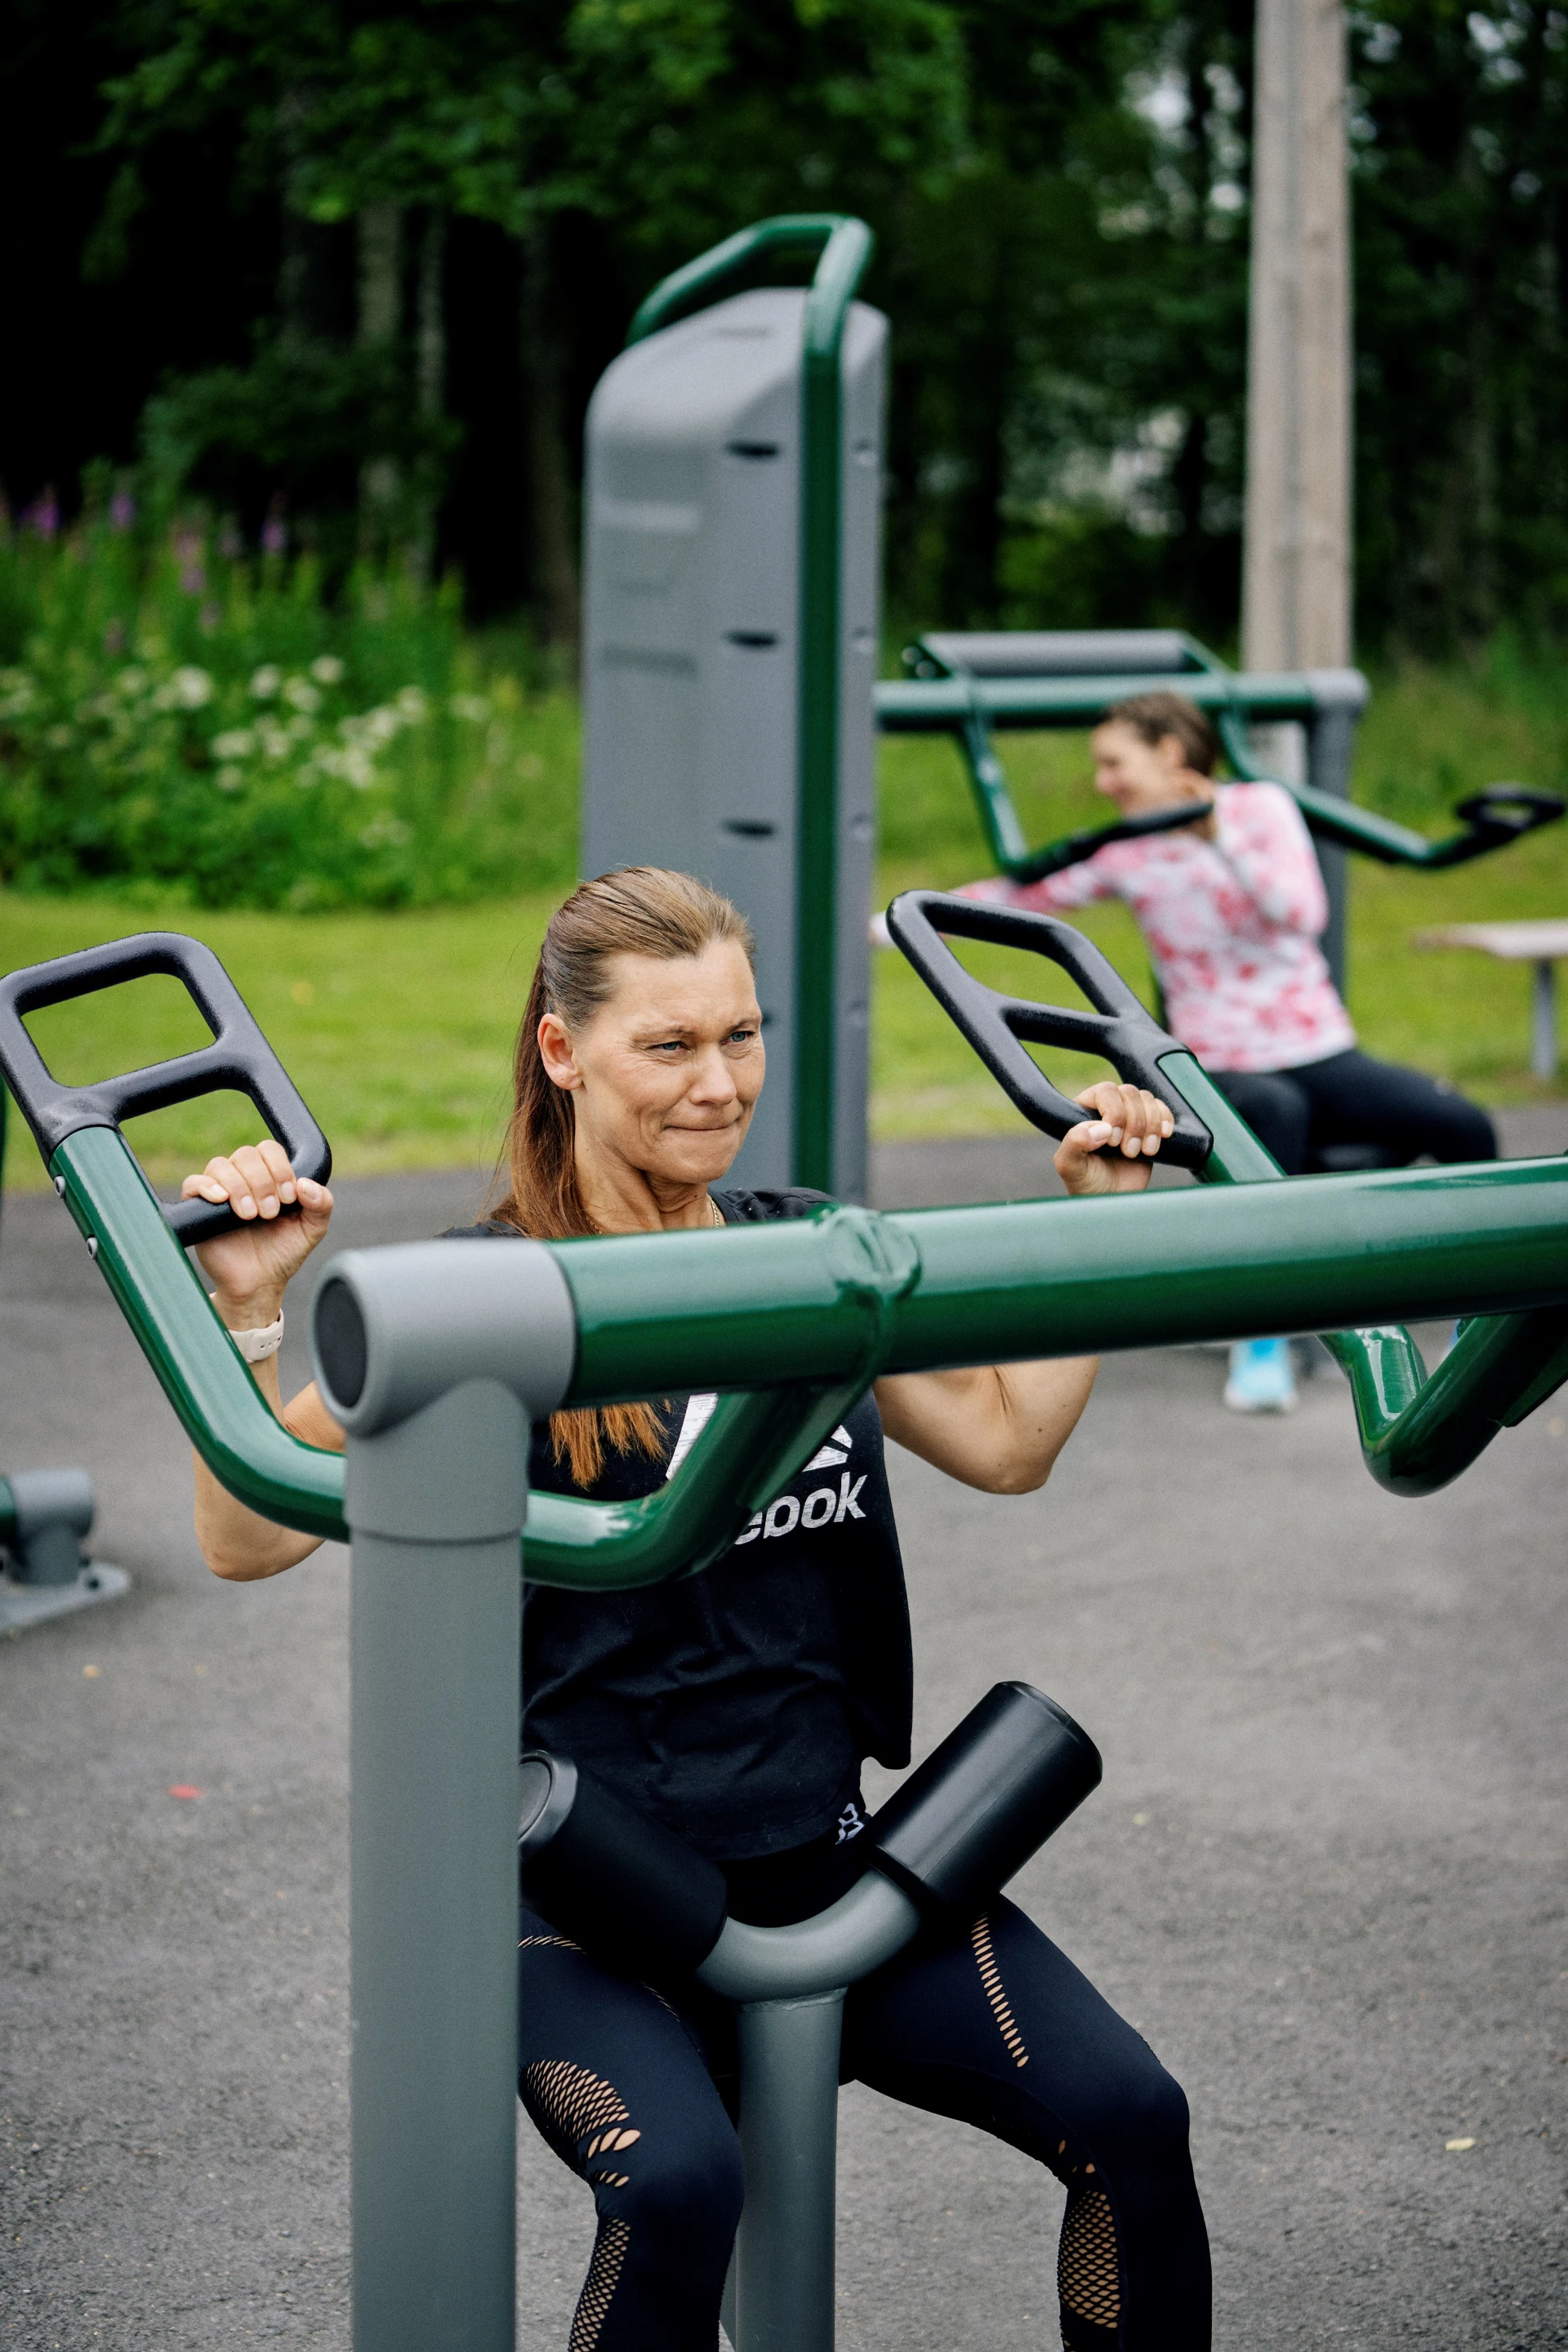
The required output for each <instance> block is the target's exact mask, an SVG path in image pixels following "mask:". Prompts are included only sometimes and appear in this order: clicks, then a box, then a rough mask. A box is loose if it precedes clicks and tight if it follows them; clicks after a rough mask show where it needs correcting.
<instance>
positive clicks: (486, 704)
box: [447, 694, 490, 727]
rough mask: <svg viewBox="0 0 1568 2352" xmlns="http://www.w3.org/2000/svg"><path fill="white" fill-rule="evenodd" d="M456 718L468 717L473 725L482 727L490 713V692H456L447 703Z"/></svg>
mask: <svg viewBox="0 0 1568 2352" xmlns="http://www.w3.org/2000/svg"><path fill="white" fill-rule="evenodd" d="M447 709H448V710H449V711H450V712H451V714H452V716H453V718H454V719H468V721H469V722H470V724H471V725H473V726H475V727H482V726H483V724H484V722H485V720H486V719H488V718H489V715H490V698H489V695H488V694H454V695H453V697H452V698H451V700H450V701H449V702H448V703H447Z"/></svg>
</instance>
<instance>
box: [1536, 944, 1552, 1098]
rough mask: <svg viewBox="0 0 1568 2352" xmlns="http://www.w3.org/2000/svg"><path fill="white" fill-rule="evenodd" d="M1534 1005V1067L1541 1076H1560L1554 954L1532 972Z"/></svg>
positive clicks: (1543, 957) (1542, 960) (1545, 957)
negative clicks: (1558, 1074) (1558, 1071)
mask: <svg viewBox="0 0 1568 2352" xmlns="http://www.w3.org/2000/svg"><path fill="white" fill-rule="evenodd" d="M1532 982H1533V985H1532V987H1531V1007H1530V1015H1531V1017H1530V1066H1531V1069H1532V1070H1533V1072H1534V1073H1535V1076H1537V1077H1538V1078H1554V1077H1555V1076H1557V975H1556V970H1555V967H1554V966H1553V964H1552V958H1551V957H1550V956H1542V957H1541V958H1540V960H1539V961H1538V962H1537V964H1536V966H1535V971H1534V973H1533V974H1532Z"/></svg>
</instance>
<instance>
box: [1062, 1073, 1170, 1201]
mask: <svg viewBox="0 0 1568 2352" xmlns="http://www.w3.org/2000/svg"><path fill="white" fill-rule="evenodd" d="M1074 1099H1075V1100H1076V1101H1077V1102H1079V1103H1080V1104H1081V1105H1082V1106H1083V1108H1085V1109H1086V1110H1089V1111H1092V1112H1093V1113H1094V1114H1095V1115H1094V1117H1093V1118H1086V1119H1081V1120H1080V1121H1079V1124H1078V1126H1077V1127H1073V1128H1069V1129H1068V1132H1067V1133H1066V1135H1064V1136H1063V1138H1062V1139H1061V1142H1060V1143H1059V1144H1058V1147H1057V1154H1056V1159H1055V1162H1054V1165H1055V1168H1056V1171H1057V1174H1058V1176H1059V1177H1060V1178H1061V1180H1062V1181H1063V1183H1064V1184H1065V1185H1066V1186H1067V1188H1068V1192H1076V1193H1080V1194H1082V1193H1095V1192H1142V1190H1143V1188H1144V1186H1145V1185H1146V1184H1147V1183H1148V1181H1149V1177H1150V1173H1151V1165H1152V1160H1153V1159H1154V1156H1155V1154H1156V1153H1157V1152H1158V1150H1159V1149H1160V1146H1161V1144H1162V1143H1163V1142H1165V1141H1166V1140H1167V1139H1168V1138H1169V1137H1170V1136H1171V1135H1172V1134H1173V1131H1174V1129H1175V1120H1174V1118H1173V1117H1172V1115H1171V1112H1170V1110H1169V1108H1167V1106H1166V1105H1165V1104H1164V1103H1163V1102H1162V1101H1161V1100H1160V1097H1159V1096H1158V1095H1152V1094H1150V1092H1149V1091H1148V1089H1147V1088H1146V1087H1130V1086H1123V1085H1121V1083H1120V1082H1118V1081H1117V1080H1114V1079H1108V1080H1105V1081H1102V1082H1101V1084H1100V1085H1099V1086H1093V1087H1085V1088H1084V1090H1083V1092H1082V1094H1080V1095H1078V1096H1076V1097H1074Z"/></svg>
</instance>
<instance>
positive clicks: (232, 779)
mask: <svg viewBox="0 0 1568 2352" xmlns="http://www.w3.org/2000/svg"><path fill="white" fill-rule="evenodd" d="M213 782H214V783H216V786H217V788H218V790H219V792H220V793H237V792H238V790H239V788H240V786H241V785H242V784H243V783H244V782H245V770H244V769H243V768H220V769H219V770H218V772H217V774H216V776H215V777H214V778H213Z"/></svg>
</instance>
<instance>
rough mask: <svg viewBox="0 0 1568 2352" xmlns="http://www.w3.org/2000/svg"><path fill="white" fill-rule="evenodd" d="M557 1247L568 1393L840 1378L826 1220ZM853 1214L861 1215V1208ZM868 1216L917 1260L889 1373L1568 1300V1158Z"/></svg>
mask: <svg viewBox="0 0 1568 2352" xmlns="http://www.w3.org/2000/svg"><path fill="white" fill-rule="evenodd" d="M847 1214H848V1212H845V1211H831V1210H830V1211H824V1212H822V1213H819V1214H818V1215H817V1216H816V1217H813V1218H807V1219H803V1220H800V1221H791V1222H790V1223H778V1224H774V1225H769V1226H762V1227H749V1228H746V1229H744V1230H742V1231H740V1232H736V1233H730V1234H659V1235H648V1236H646V1237H645V1236H642V1235H627V1236H625V1237H622V1238H619V1239H617V1240H616V1241H615V1242H613V1243H609V1242H606V1243H594V1242H588V1243H584V1242H563V1243H560V1244H556V1248H555V1254H556V1256H557V1258H558V1260H559V1262H560V1265H561V1267H562V1270H563V1273H564V1274H565V1276H566V1278H567V1282H568V1284H569V1286H570V1287H571V1290H572V1293H573V1297H574V1302H575V1305H576V1308H577V1318H578V1332H579V1344H578V1358H577V1370H576V1374H575V1378H574V1386H573V1390H572V1394H571V1398H570V1400H569V1402H572V1403H574V1404H592V1403H602V1402H610V1401H611V1400H613V1399H616V1398H624V1397H629V1396H658V1395H663V1394H666V1393H668V1392H670V1391H675V1390H682V1389H689V1388H719V1389H731V1388H733V1389H740V1388H753V1387H757V1386H759V1385H762V1384H763V1383H767V1382H784V1381H826V1380H831V1379H834V1378H841V1377H844V1376H846V1374H847V1371H848V1370H849V1369H850V1367H851V1364H852V1362H853V1360H854V1359H855V1356H856V1351H857V1349H858V1347H859V1346H860V1345H861V1344H862V1339H861V1327H860V1325H859V1323H858V1318H857V1317H856V1315H855V1313H854V1312H853V1311H852V1309H851V1307H850V1306H849V1304H848V1303H847V1300H846V1299H845V1297H843V1296H842V1295H841V1294H840V1288H839V1285H838V1284H837V1282H836V1279H835V1271H834V1259H835V1255H836V1248H837V1239H836V1234H835V1226H836V1222H837V1219H839V1218H841V1217H843V1216H845V1215H847ZM856 1214H858V1215H860V1216H864V1215H865V1213H864V1212H858V1213H856ZM868 1222H870V1223H874V1224H875V1225H877V1226H878V1227H879V1228H883V1229H886V1231H887V1232H888V1234H889V1236H891V1235H893V1234H897V1235H898V1236H900V1238H901V1241H902V1244H903V1245H904V1246H905V1247H912V1249H913V1251H914V1252H915V1253H917V1254H918V1257H919V1263H920V1274H919V1278H918V1282H917V1283H916V1284H915V1286H913V1287H912V1288H911V1289H910V1291H909V1292H908V1293H907V1295H905V1296H904V1297H900V1299H898V1300H897V1301H896V1303H895V1304H894V1305H893V1306H892V1307H891V1308H890V1310H889V1335H888V1339H887V1341H886V1346H885V1352H884V1353H883V1355H882V1357H881V1368H882V1369H883V1370H886V1371H918V1370H923V1369H926V1368H928V1367H935V1366H940V1365H949V1364H974V1363H987V1362H1004V1363H1005V1362H1007V1361H1009V1360H1019V1359H1022V1358H1028V1357H1036V1356H1042V1357H1043V1356H1077V1355H1094V1354H1099V1353H1103V1352H1105V1351H1107V1350H1112V1349H1126V1348H1151V1347H1156V1348H1157V1347H1169V1346H1174V1345H1178V1344H1181V1343H1183V1342H1186V1341H1192V1340H1203V1339H1240V1338H1247V1337H1249V1336H1267V1335H1269V1334H1272V1333H1275V1332H1279V1331H1319V1330H1323V1329H1325V1328H1326V1329H1334V1328H1339V1327H1340V1326H1342V1325H1353V1324H1360V1323H1374V1322H1382V1321H1384V1319H1385V1318H1386V1319H1391V1320H1392V1319H1394V1318H1397V1319H1399V1320H1401V1321H1403V1320H1407V1319H1425V1318H1433V1317H1441V1316H1452V1315H1477V1314H1489V1313H1506V1312H1510V1311H1517V1310H1520V1309H1526V1308H1533V1307H1542V1306H1556V1305H1560V1304H1562V1303H1563V1301H1565V1300H1568V1161H1563V1160H1510V1161H1506V1162H1503V1163H1500V1164H1498V1163H1488V1164H1487V1165H1485V1166H1480V1167H1475V1168H1460V1169H1453V1168H1437V1169H1414V1170H1405V1169H1396V1170H1386V1171H1384V1170H1380V1171H1371V1172H1363V1173H1357V1174H1352V1175H1345V1176H1336V1177H1335V1178H1333V1179H1332V1181H1325V1180H1323V1179H1321V1178H1316V1177H1299V1178H1295V1179H1291V1180H1284V1179H1281V1181H1279V1182H1278V1183H1243V1184H1238V1185H1232V1186H1225V1187H1218V1186H1215V1187H1205V1188H1194V1190H1191V1191H1176V1190H1172V1191H1168V1192H1167V1191H1164V1190H1161V1191H1158V1192H1149V1193H1145V1194H1142V1195H1139V1196H1122V1197H1117V1198H1109V1199H1104V1200H1089V1201H1031V1202H1009V1203H1005V1204H1000V1205H995V1206H992V1207H987V1208H964V1209H923V1210H915V1211H911V1212H910V1213H906V1214H903V1215H900V1216H896V1217H895V1216H883V1217H880V1218H877V1219H874V1220H869V1221H868Z"/></svg>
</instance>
